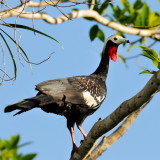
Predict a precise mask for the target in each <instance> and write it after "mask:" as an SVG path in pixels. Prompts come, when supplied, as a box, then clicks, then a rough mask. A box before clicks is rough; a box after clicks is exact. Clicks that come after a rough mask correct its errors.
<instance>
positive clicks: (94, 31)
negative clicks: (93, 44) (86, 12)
mask: <svg viewBox="0 0 160 160" xmlns="http://www.w3.org/2000/svg"><path fill="white" fill-rule="evenodd" d="M97 32H98V25H94V26H93V27H92V28H91V29H90V31H89V36H90V40H91V41H93V40H94V39H95V38H96V37H97Z"/></svg>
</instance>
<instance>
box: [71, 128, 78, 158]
mask: <svg viewBox="0 0 160 160" xmlns="http://www.w3.org/2000/svg"><path fill="white" fill-rule="evenodd" d="M69 131H70V133H71V138H72V143H73V149H72V152H71V155H72V154H73V153H74V152H76V151H77V150H78V148H77V145H76V142H75V139H74V129H73V127H70V128H69Z"/></svg>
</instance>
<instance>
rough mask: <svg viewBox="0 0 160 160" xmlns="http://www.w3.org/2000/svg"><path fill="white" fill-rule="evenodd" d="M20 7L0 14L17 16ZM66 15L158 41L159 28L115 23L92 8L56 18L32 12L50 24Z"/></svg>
mask: <svg viewBox="0 0 160 160" xmlns="http://www.w3.org/2000/svg"><path fill="white" fill-rule="evenodd" d="M30 2H32V1H30ZM28 3H29V2H28ZM28 3H27V4H26V6H29V4H28ZM21 9H22V7H19V8H16V9H15V8H14V9H13V10H10V11H7V12H6V13H5V14H4V12H1V13H0V16H1V17H2V18H7V17H12V16H18V15H19V13H20V12H21ZM19 17H22V18H28V19H32V18H33V13H32V12H26V11H23V12H22V13H21V14H20V15H19ZM67 17H69V18H70V19H75V18H82V17H85V18H93V19H94V20H95V21H97V22H99V23H100V24H103V25H105V26H108V27H110V28H112V29H115V30H117V31H120V32H123V33H127V34H132V35H139V36H142V37H151V38H153V39H155V40H159V41H160V36H158V34H160V30H156V29H155V30H149V29H138V28H132V27H127V26H125V25H121V24H119V23H116V22H114V21H110V20H108V19H106V18H104V17H103V16H101V15H100V14H99V13H98V12H96V11H94V10H79V11H74V12H72V13H70V14H66V15H65V16H64V15H62V16H59V17H56V18H53V17H51V16H50V15H48V14H46V13H34V19H42V20H44V21H46V22H48V23H51V24H60V23H63V22H65V21H68V20H69V19H68V18H67Z"/></svg>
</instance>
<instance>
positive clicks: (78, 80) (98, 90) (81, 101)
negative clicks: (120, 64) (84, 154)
mask: <svg viewBox="0 0 160 160" xmlns="http://www.w3.org/2000/svg"><path fill="white" fill-rule="evenodd" d="M122 43H130V42H129V40H128V39H126V38H123V37H121V36H119V35H112V36H110V37H109V38H108V39H107V40H106V42H105V43H104V48H103V51H102V57H101V61H100V64H99V66H98V68H97V69H96V70H95V71H94V72H93V73H92V74H90V75H88V76H74V77H68V78H61V79H53V80H48V81H44V82H42V83H39V84H37V85H36V88H35V89H36V90H37V91H38V93H37V95H36V96H35V97H31V98H27V99H24V100H22V101H19V102H17V103H14V104H11V105H8V106H7V107H6V108H5V109H4V112H12V111H14V110H19V111H18V112H17V113H16V114H15V115H18V114H21V113H23V112H26V111H29V110H31V109H33V108H36V107H38V108H41V109H42V110H43V111H45V112H47V113H54V114H58V115H62V116H64V117H65V118H66V119H67V128H68V129H69V131H70V134H71V138H72V145H73V148H72V152H71V155H72V154H73V153H74V152H76V151H77V150H78V147H77V145H76V142H75V138H74V125H75V124H76V125H77V128H78V129H79V130H80V132H81V133H82V135H83V137H84V139H85V138H86V136H87V135H86V133H85V132H84V130H83V129H82V127H81V125H82V123H83V121H84V120H85V119H86V117H88V116H89V115H91V114H93V113H94V112H95V111H96V110H97V109H98V108H99V107H100V106H101V104H102V102H103V101H104V99H105V97H106V93H107V88H106V78H107V74H108V69H109V61H110V59H111V60H113V61H114V62H116V61H117V48H118V46H119V45H120V44H122Z"/></svg>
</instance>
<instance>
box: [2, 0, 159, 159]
mask: <svg viewBox="0 0 160 160" xmlns="http://www.w3.org/2000/svg"><path fill="white" fill-rule="evenodd" d="M131 2H133V1H131ZM147 2H148V3H149V4H150V6H151V7H152V10H153V11H155V10H156V11H157V10H158V9H159V4H158V2H157V0H155V1H154V2H153V1H152V2H151V1H149V0H148V1H147ZM117 4H119V3H118V2H115V5H117ZM81 7H82V6H81ZM83 7H85V6H83ZM64 11H66V12H67V10H64ZM109 13H110V12H109ZM109 13H108V14H109ZM51 14H52V15H54V14H53V13H51ZM56 14H58V15H59V14H60V13H59V12H57V13H56ZM7 21H8V22H9V21H12V22H14V20H13V18H11V19H8V20H7ZM18 23H21V24H30V26H32V22H31V21H30V20H22V19H19V20H18ZM94 24H97V23H96V22H89V21H86V20H84V19H74V20H73V21H68V22H65V23H63V24H60V25H50V24H47V23H45V22H43V21H41V20H38V21H35V28H36V29H39V30H41V31H43V32H45V33H47V34H50V35H51V36H53V37H54V38H56V39H57V40H59V41H60V42H61V43H62V45H63V46H64V48H63V49H62V48H61V47H60V45H58V44H57V43H55V42H54V41H52V40H50V39H47V38H45V37H43V36H40V35H37V34H36V36H34V34H33V33H32V32H28V31H21V33H22V39H21V46H23V48H24V49H25V51H26V52H27V54H28V56H29V58H30V60H31V61H32V62H39V61H41V60H43V59H45V58H47V57H48V56H49V55H50V53H52V52H54V54H53V56H52V57H51V59H49V60H48V61H47V62H45V63H43V64H41V65H32V67H33V72H31V71H30V67H29V65H28V64H26V63H25V62H23V64H24V67H23V66H22V65H21V64H20V62H19V61H18V57H17V54H16V53H17V52H16V48H15V47H14V46H13V47H12V50H13V51H14V55H15V59H16V61H17V67H18V77H17V80H16V81H15V82H5V83H4V84H3V85H2V86H1V87H0V95H1V99H0V101H1V107H0V122H1V129H0V137H1V138H3V139H4V138H5V139H9V137H10V136H11V135H17V134H20V135H21V143H23V142H28V141H31V142H33V143H32V144H31V145H29V146H26V147H24V148H22V149H20V152H22V153H31V152H36V153H38V156H37V158H36V160H44V159H47V160H49V159H60V160H64V159H69V157H70V153H71V149H72V141H71V137H70V133H69V131H68V129H67V127H66V119H65V118H64V117H62V116H57V115H54V114H48V113H45V112H43V111H42V110H40V109H34V110H31V111H29V112H26V113H24V114H21V115H19V116H16V117H13V116H12V115H13V113H9V114H4V113H3V110H4V108H5V106H7V105H9V104H12V103H14V102H17V101H20V100H22V99H24V98H28V97H32V96H34V95H36V93H37V92H36V91H35V90H34V88H35V85H36V84H38V83H40V82H42V81H45V80H50V79H56V78H63V77H72V76H76V75H89V74H90V73H92V72H93V71H94V70H95V69H96V68H97V66H98V65H99V62H100V55H99V53H100V52H101V51H102V49H103V43H102V42H100V41H99V40H97V39H96V40H95V41H93V42H91V41H90V39H89V29H90V28H91V27H92V26H93V25H94ZM100 28H101V29H103V31H104V33H105V35H106V38H107V37H109V36H110V35H112V34H115V33H116V31H114V30H112V29H109V28H107V27H104V26H102V25H100ZM7 31H8V33H11V34H12V33H13V31H12V30H7ZM126 37H127V38H128V39H129V40H130V41H131V42H132V41H134V40H135V39H138V37H135V36H128V35H126ZM151 42H152V41H151V40H148V44H150V43H151ZM128 46H129V45H128V44H127V45H126V47H128ZM153 49H155V50H156V51H157V52H158V53H159V43H157V44H156V45H155V46H154V47H153ZM126 50H127V48H124V47H123V46H119V48H118V52H119V53H120V54H122V55H123V56H125V53H126ZM140 52H141V50H140V48H139V47H138V45H136V46H135V47H134V48H132V49H131V50H130V52H129V54H128V56H133V55H137V54H139V53H140ZM7 54H9V53H7V52H6V66H7V71H8V72H10V73H11V71H12V70H13V68H12V66H11V65H12V62H11V60H10V57H9V56H8V55H7ZM139 60H140V62H141V64H143V65H145V66H146V67H148V68H150V69H155V68H154V66H153V65H152V63H151V62H150V61H149V60H146V58H140V59H139ZM22 61H23V60H22ZM127 65H128V67H126V66H125V65H124V64H123V63H122V62H121V61H120V59H118V61H117V62H116V63H115V62H110V67H109V73H108V77H107V97H106V99H105V101H104V103H103V104H102V105H101V107H100V108H99V109H98V110H97V111H96V112H95V113H94V114H93V115H91V116H89V117H88V118H87V119H86V120H85V121H84V123H83V125H82V127H83V129H84V130H85V132H86V133H88V132H89V130H90V129H91V127H92V126H93V124H94V123H95V122H96V121H97V120H98V119H99V118H100V117H101V118H102V119H103V118H105V117H106V116H107V115H109V114H110V113H111V112H112V111H114V110H115V109H116V108H117V107H118V106H119V105H120V104H121V103H122V102H123V101H125V100H127V99H129V98H131V97H132V96H133V95H135V94H136V93H138V92H139V91H140V90H141V89H142V88H143V87H144V85H145V84H146V82H147V81H148V80H149V79H150V78H151V75H148V74H143V75H140V74H139V72H141V71H142V70H141V69H140V68H139V67H138V65H137V62H136V60H135V59H132V60H128V62H127ZM159 97H160V93H157V94H156V96H155V97H154V98H153V100H152V101H151V102H150V103H149V104H148V105H147V106H146V108H145V109H144V110H143V111H142V112H141V114H140V115H139V117H138V118H137V120H136V121H135V122H134V124H133V125H132V126H131V127H130V128H129V130H128V131H127V132H126V134H125V135H124V136H123V137H122V138H120V140H118V141H117V142H116V143H115V144H114V145H112V146H111V147H110V148H109V149H108V150H107V151H106V152H105V153H104V154H103V155H102V156H101V157H99V160H104V159H111V160H117V159H130V160H135V159H145V160H150V159H159V158H160V152H159V144H160V138H159V135H160V127H159V121H160V117H159V112H160V107H159V104H160V100H159ZM113 131H114V129H113V130H112V132H113ZM110 133H111V132H110ZM108 134H109V133H107V134H106V136H107V135H108ZM82 138H83V137H82V135H81V133H80V132H79V130H78V129H77V128H76V127H75V139H76V142H77V145H78V146H79V142H80V140H81V139H82Z"/></svg>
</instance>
